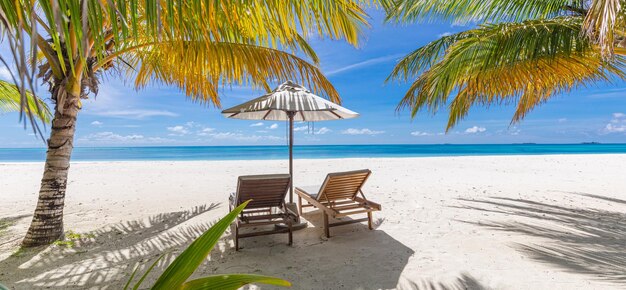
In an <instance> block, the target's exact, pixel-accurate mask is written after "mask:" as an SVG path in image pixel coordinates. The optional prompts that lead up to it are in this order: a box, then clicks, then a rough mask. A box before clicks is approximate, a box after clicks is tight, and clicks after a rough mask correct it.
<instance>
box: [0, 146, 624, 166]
mask: <svg viewBox="0 0 626 290" xmlns="http://www.w3.org/2000/svg"><path fill="white" fill-rule="evenodd" d="M287 150H288V149H287V147H286V146H181V147H78V148H75V149H74V152H73V155H72V160H73V161H129V160H250V159H257V160H259V159H285V158H287V155H288V151H287ZM618 153H626V144H481V145H461V144H441V145H413V144H411V145H307V146H295V147H294V158H300V159H304V158H364V157H427V156H482V155H542V154H618ZM45 154H46V150H45V149H41V148H0V162H33V161H43V160H44V158H45Z"/></svg>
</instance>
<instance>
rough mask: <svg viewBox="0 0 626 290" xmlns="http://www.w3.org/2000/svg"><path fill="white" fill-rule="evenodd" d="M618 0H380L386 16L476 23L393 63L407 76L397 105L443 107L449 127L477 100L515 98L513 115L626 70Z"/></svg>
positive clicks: (396, 75) (396, 73)
mask: <svg viewBox="0 0 626 290" xmlns="http://www.w3.org/2000/svg"><path fill="white" fill-rule="evenodd" d="M622 2H623V1H619V0H593V1H587V0H529V1H515V0H481V1H476V0H430V1H420V0H383V1H382V5H383V7H384V8H385V10H386V12H387V18H388V20H391V21H398V22H412V21H423V20H438V19H439V20H440V19H447V20H452V21H454V22H457V23H465V24H467V23H471V24H473V23H479V24H478V25H477V27H476V28H474V29H470V30H467V31H464V32H460V33H456V34H452V35H448V36H443V37H441V38H439V39H437V40H435V41H433V42H430V43H428V44H427V45H425V46H423V47H420V48H419V49H417V50H415V51H413V52H411V53H410V54H408V55H407V56H405V57H404V58H403V59H402V60H400V61H399V62H398V64H397V65H396V67H395V68H394V70H393V71H392V73H391V75H390V76H389V78H388V80H401V81H409V80H411V81H412V84H411V86H410V88H409V89H408V91H407V92H406V94H405V96H404V97H403V99H402V101H401V103H400V104H399V105H398V110H401V109H404V108H409V109H410V110H411V116H412V117H415V115H416V114H417V113H418V112H419V111H420V110H422V109H425V108H426V109H428V110H429V111H430V112H432V113H435V112H436V111H437V110H439V109H441V108H442V107H445V106H448V108H449V118H448V125H447V129H446V130H449V129H450V128H452V127H453V126H454V125H455V124H457V123H458V122H459V121H460V120H461V119H462V118H463V117H465V116H466V115H467V113H468V112H469V110H470V108H472V107H474V106H477V105H478V106H489V105H493V104H496V105H499V104H515V105H516V106H517V108H516V111H515V113H514V115H513V118H512V121H511V122H512V123H513V122H518V121H520V120H521V119H523V118H524V116H526V114H527V113H528V112H529V111H531V110H532V109H533V108H535V107H536V106H537V105H539V104H542V103H544V102H546V101H547V100H548V99H550V97H552V96H554V95H557V94H559V93H563V92H568V91H570V90H572V89H574V88H577V87H581V86H586V85H590V84H595V83H597V82H601V81H606V82H613V81H616V80H623V79H624V78H625V77H626V75H625V74H624V69H625V68H626V63H625V59H624V55H626V48H625V47H626V29H625V28H626V22H625V19H626V18H625V17H626V13H625V11H624V9H626V5H623V6H622V4H623V3H622Z"/></svg>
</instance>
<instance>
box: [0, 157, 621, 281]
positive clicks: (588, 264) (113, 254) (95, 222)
mask: <svg viewBox="0 0 626 290" xmlns="http://www.w3.org/2000/svg"><path fill="white" fill-rule="evenodd" d="M286 164H287V163H286V161H198V162H168V161H163V162H102V163H91V162H89V163H75V164H73V165H72V168H71V170H70V184H69V187H68V194H67V199H66V208H65V227H66V230H73V231H75V232H79V233H83V234H84V233H92V234H93V235H94V236H95V237H93V238H88V239H86V240H84V241H82V242H79V243H78V245H77V246H75V247H74V248H72V249H64V248H61V247H59V246H53V247H51V248H48V249H38V250H27V251H24V252H20V253H18V254H16V255H13V256H10V255H11V254H12V253H14V252H15V251H16V250H17V248H18V245H19V239H20V238H21V236H22V235H23V234H24V232H25V231H26V228H27V226H28V223H29V222H30V215H31V214H32V210H33V209H34V206H35V203H36V200H37V195H36V192H37V190H38V181H39V179H40V178H41V173H42V172H41V171H42V168H43V164H40V163H30V164H27V163H22V164H0V201H1V205H2V207H1V208H2V210H1V212H0V218H1V219H2V220H3V221H4V223H5V224H6V223H7V222H8V223H9V227H8V228H5V229H4V230H0V231H1V232H0V281H1V283H4V284H7V285H8V286H10V287H11V288H15V289H31V288H36V287H41V286H49V287H51V288H56V289H65V288H107V287H106V285H110V286H109V287H108V288H109V289H118V288H120V286H121V285H123V284H124V283H125V282H126V279H127V277H128V276H129V273H130V272H131V271H132V268H134V267H135V266H136V265H137V264H138V263H142V264H144V265H145V264H146V263H149V262H151V261H153V260H154V259H155V257H157V256H158V255H159V254H161V253H163V252H168V251H169V252H168V254H167V256H166V257H167V258H166V260H167V261H166V262H169V261H171V260H172V259H173V256H174V255H176V254H178V253H180V251H181V249H183V248H184V246H185V245H187V244H188V243H189V242H190V241H191V240H192V239H193V238H195V237H197V236H198V235H199V234H200V233H201V232H202V231H203V230H205V229H207V227H208V226H209V225H210V224H211V223H212V222H214V221H215V220H217V219H218V218H220V217H221V216H223V215H224V214H225V213H226V212H227V209H228V205H227V203H226V201H227V195H228V193H230V192H232V191H233V190H234V189H235V185H236V176H238V175H245V174H261V173H282V172H285V171H286V170H285V168H286ZM625 164H626V155H576V156H508V157H507V156H501V157H454V158H452V157H448V158H399V159H335V160H296V165H295V168H296V176H295V183H296V185H309V184H315V183H319V182H321V181H322V180H323V178H324V176H325V174H326V173H327V172H331V171H342V170H352V169H361V168H370V169H371V170H372V171H373V172H374V173H373V175H372V177H371V178H370V180H369V181H368V184H367V186H366V187H365V193H366V195H367V197H368V198H369V199H371V200H373V201H376V202H379V203H381V204H382V206H383V211H382V212H380V213H376V214H375V216H374V217H375V219H376V220H377V222H376V229H375V230H374V231H369V230H367V227H366V226H365V225H362V224H353V225H347V226H342V227H335V228H332V229H331V235H332V237H331V238H330V239H329V240H326V239H323V238H322V230H321V228H320V220H321V218H320V216H319V213H317V212H311V211H310V213H308V214H306V213H305V215H304V219H306V220H308V221H309V222H310V225H309V227H308V228H307V229H305V230H302V231H298V232H296V233H295V235H294V241H295V243H294V246H293V247H288V246H287V245H286V242H287V236H286V235H274V236H266V237H258V238H249V239H244V240H243V241H242V243H241V245H242V247H243V249H242V250H241V251H240V252H235V251H234V250H233V248H232V245H233V244H232V240H231V239H230V236H229V234H226V235H225V236H224V238H223V242H222V243H220V245H219V247H218V248H216V249H215V250H214V251H213V253H212V254H211V256H210V259H209V261H208V262H207V263H206V264H204V265H202V266H201V267H200V269H199V270H198V271H197V272H196V274H195V275H194V277H198V276H201V275H208V274H214V273H234V272H243V273H256V274H265V275H274V276H278V277H282V278H285V279H287V280H290V281H292V282H293V284H294V287H293V288H295V289H377V288H383V289H385V288H401V289H465V288H468V289H612V288H616V289H617V288H622V289H623V288H625V287H626V170H625V169H626V167H625ZM1 228H2V226H1V225H0V229H1ZM165 267H166V264H165V262H164V263H161V264H159V265H158V266H157V272H159V271H162V270H163V269H164V268H165ZM154 279H155V276H154V275H151V276H149V278H148V283H147V284H145V285H146V286H148V285H150V283H149V282H151V281H154ZM261 288H263V289H268V288H270V289H272V288H271V287H268V286H261Z"/></svg>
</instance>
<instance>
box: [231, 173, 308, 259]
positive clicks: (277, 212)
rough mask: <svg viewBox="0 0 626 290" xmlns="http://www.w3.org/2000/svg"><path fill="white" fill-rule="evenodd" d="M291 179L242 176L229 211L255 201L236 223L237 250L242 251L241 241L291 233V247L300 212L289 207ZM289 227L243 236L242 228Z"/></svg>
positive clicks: (273, 176) (270, 175) (273, 175)
mask: <svg viewBox="0 0 626 290" xmlns="http://www.w3.org/2000/svg"><path fill="white" fill-rule="evenodd" d="M290 184H291V177H290V176H289V174H268V175H248V176H239V179H238V182H237V192H235V193H233V194H231V195H230V197H229V208H230V210H231V211H232V210H233V209H234V208H235V207H237V206H238V205H240V204H241V203H243V202H245V201H247V200H251V201H250V203H248V205H247V206H246V208H245V209H244V210H243V212H242V213H241V214H240V215H239V216H238V217H237V219H236V220H235V221H234V222H233V225H234V230H233V234H234V236H235V250H237V251H238V250H239V239H240V238H247V237H255V236H262V235H271V234H278V233H288V234H289V245H291V244H292V242H293V238H292V229H291V225H292V223H293V222H294V221H295V219H296V217H297V215H296V213H294V212H292V211H290V210H289V209H288V208H287V206H286V205H285V195H286V194H287V191H288V190H289V186H290ZM276 224H286V225H287V226H286V227H284V228H275V229H273V230H266V231H258V232H250V233H244V234H241V233H239V228H244V227H258V226H267V225H276Z"/></svg>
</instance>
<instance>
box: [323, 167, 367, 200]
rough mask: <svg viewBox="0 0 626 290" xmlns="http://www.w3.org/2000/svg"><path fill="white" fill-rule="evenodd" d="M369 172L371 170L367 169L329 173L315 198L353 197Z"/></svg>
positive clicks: (338, 198)
mask: <svg viewBox="0 0 626 290" xmlns="http://www.w3.org/2000/svg"><path fill="white" fill-rule="evenodd" d="M370 174H372V171H370V170H369V169H362V170H355V171H346V172H335V173H329V174H328V175H327V176H326V179H325V180H324V183H323V184H322V187H321V188H320V192H319V193H318V195H317V200H319V201H333V200H340V199H346V198H348V199H354V197H355V196H356V195H357V194H358V193H359V190H360V189H361V187H363V184H365V181H366V180H367V178H368V177H369V176H370Z"/></svg>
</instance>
